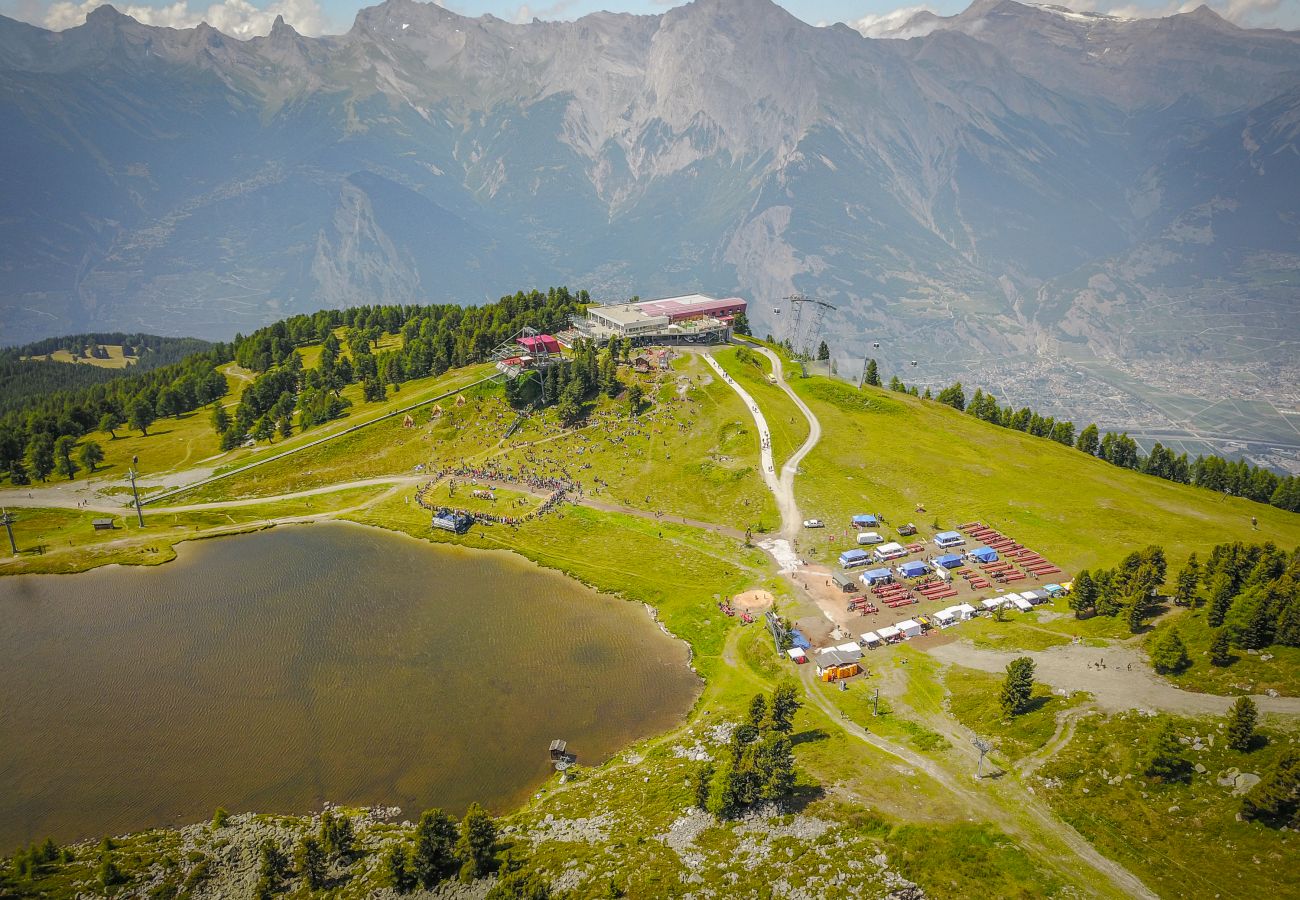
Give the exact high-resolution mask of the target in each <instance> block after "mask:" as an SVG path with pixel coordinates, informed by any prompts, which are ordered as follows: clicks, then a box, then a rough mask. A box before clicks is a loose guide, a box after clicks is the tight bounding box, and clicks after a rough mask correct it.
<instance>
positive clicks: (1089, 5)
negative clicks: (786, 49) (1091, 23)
mask: <svg viewBox="0 0 1300 900" xmlns="http://www.w3.org/2000/svg"><path fill="white" fill-rule="evenodd" d="M1019 2H1022V3H1026V4H1028V3H1033V2H1039V3H1042V4H1045V5H1053V6H1063V7H1066V8H1068V9H1072V10H1075V11H1076V12H1096V13H1105V14H1107V15H1112V16H1120V17H1122V18H1127V19H1151V18H1159V17H1162V16H1172V15H1174V14H1176V13H1185V12H1191V11H1192V10H1194V9H1196V8H1197V7H1198V6H1200V5H1202V3H1204V4H1205V5H1207V6H1209V7H1210V8H1211V9H1213V10H1214V11H1215V12H1217V13H1218V14H1219V15H1221V16H1223V17H1224V18H1225V19H1227V20H1228V21H1229V22H1234V23H1236V24H1238V25H1241V26H1242V27H1247V28H1251V27H1254V28H1260V27H1281V28H1297V27H1300V14H1297V12H1296V10H1300V4H1292V5H1291V7H1290V8H1291V9H1292V10H1293V11H1292V12H1286V10H1287V9H1288V7H1287V6H1284V5H1283V2H1282V0H1019ZM923 11H924V12H935V9H934V8H933V7H930V6H925V5H921V6H903V7H899V8H898V9H894V10H891V11H890V12H885V13H879V14H871V15H866V16H863V17H862V18H860V19H856V20H854V21H852V22H850V23H849V24H850V25H851V26H852V27H853V28H855V29H857V30H858V31H860V32H862V34H864V35H866V36H867V37H893V38H912V37H924V36H925V35H927V34H929V33H930V32H931V31H933V30H934V28H933V25H932V24H922V25H918V26H915V27H912V28H902V26H903V25H904V24H905V23H906V22H907V21H908V20H909V19H911V18H912V16H914V15H916V14H917V13H918V12H923ZM1284 12H1286V14H1285V15H1283V14H1282V13H1284Z"/></svg>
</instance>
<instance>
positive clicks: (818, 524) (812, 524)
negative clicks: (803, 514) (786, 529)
mask: <svg viewBox="0 0 1300 900" xmlns="http://www.w3.org/2000/svg"><path fill="white" fill-rule="evenodd" d="M803 527H804V528H825V527H826V523H825V522H823V521H822V520H821V519H804V520H803Z"/></svg>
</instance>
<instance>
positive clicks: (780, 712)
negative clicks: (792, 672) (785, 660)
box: [772, 678, 799, 734]
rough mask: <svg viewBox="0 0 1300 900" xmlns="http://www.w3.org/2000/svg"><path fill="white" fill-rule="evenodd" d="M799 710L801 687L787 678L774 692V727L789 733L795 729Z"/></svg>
mask: <svg viewBox="0 0 1300 900" xmlns="http://www.w3.org/2000/svg"><path fill="white" fill-rule="evenodd" d="M798 710H799V689H798V687H797V686H796V685H795V682H794V680H793V679H790V678H786V679H783V680H782V681H781V683H780V684H778V685H777V686H776V690H775V691H773V692H772V728H773V729H774V730H776V731H780V732H783V733H784V734H789V733H790V732H791V731H793V730H794V714H795V713H796V712H797V711H798Z"/></svg>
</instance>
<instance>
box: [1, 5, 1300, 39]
mask: <svg viewBox="0 0 1300 900" xmlns="http://www.w3.org/2000/svg"><path fill="white" fill-rule="evenodd" d="M102 2H103V0H0V12H3V13H4V14H5V15H9V16H13V17H15V18H19V19H23V20H25V21H28V22H33V23H35V24H38V25H44V26H46V27H48V28H57V29H62V28H69V27H71V26H73V25H78V24H80V23H82V22H84V21H85V17H86V13H87V12H89V11H90V10H91V9H94V8H95V7H96V6H99V5H100V4H101V3H102ZM376 2H378V0H114V5H115V6H117V8H118V9H119V10H121V11H122V12H125V13H127V14H128V15H132V16H134V17H135V18H137V19H140V20H141V21H144V22H148V23H150V24H155V25H171V26H174V27H190V26H193V25H196V24H198V23H199V22H200V21H207V22H208V23H209V24H212V25H214V26H216V27H217V28H219V29H221V30H222V31H225V32H226V33H228V34H232V35H235V36H237V37H249V36H252V35H254V34H265V33H266V32H267V30H269V28H270V25H271V22H272V21H273V20H274V18H275V16H276V15H277V14H282V15H283V16H284V17H285V19H286V20H287V21H288V22H289V23H290V24H292V25H294V26H295V27H296V28H298V30H299V31H302V32H303V33H305V34H320V33H323V32H339V31H346V30H347V28H348V27H349V26H350V25H351V24H352V19H353V17H354V16H355V15H356V12H357V10H358V9H360V8H361V7H362V6H369V5H373V4H374V3H376ZM680 2H681V0H535V2H527V3H521V2H519V0H445V2H443V4H442V5H444V6H446V7H448V8H449V9H452V10H454V11H456V12H458V13H462V14H464V15H470V16H477V15H481V14H483V13H492V14H493V15H495V16H498V17H499V18H502V19H506V20H509V21H522V22H526V21H529V20H530V19H532V18H533V17H534V16H536V17H538V18H541V19H573V18H577V17H578V16H581V15H585V14H586V13H589V12H593V11H595V10H599V9H612V10H617V11H620V12H635V13H657V12H663V11H664V10H665V9H667V8H669V7H671V6H677V5H680ZM1056 2H1057V3H1059V4H1061V5H1065V6H1070V7H1072V8H1074V9H1081V10H1098V11H1102V12H1112V13H1115V14H1118V15H1127V16H1159V15H1170V14H1172V13H1176V12H1179V11H1184V10H1189V9H1192V8H1194V7H1195V6H1197V5H1199V3H1200V2H1202V0H1056ZM1208 3H1209V5H1210V6H1211V7H1213V8H1214V9H1215V10H1217V11H1218V12H1219V13H1220V14H1221V15H1223V16H1226V17H1227V18H1229V19H1231V20H1232V21H1234V22H1237V23H1238V24H1241V25H1247V26H1254V27H1283V28H1293V29H1294V28H1300V0H1208ZM782 5H783V6H784V7H785V8H786V9H788V10H790V12H792V13H794V14H795V15H796V16H798V17H799V18H801V19H803V20H804V21H806V22H809V23H811V24H814V25H817V24H829V23H832V22H847V23H849V24H851V25H856V26H858V27H859V28H861V29H862V30H863V31H864V32H867V33H870V32H871V30H872V26H873V25H879V24H880V23H881V22H882V21H889V20H891V19H901V18H904V17H906V16H907V15H910V14H911V13H912V12H914V11H915V10H917V9H922V8H924V9H931V10H934V11H935V12H939V13H943V14H951V13H955V12H958V11H960V10H961V9H963V8H964V7H965V6H967V5H968V2H967V0H928V2H927V0H784V2H783V3H782Z"/></svg>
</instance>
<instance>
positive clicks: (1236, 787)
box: [1232, 772, 1259, 796]
mask: <svg viewBox="0 0 1300 900" xmlns="http://www.w3.org/2000/svg"><path fill="white" fill-rule="evenodd" d="M1257 784H1259V776H1258V775H1256V774H1255V773H1253V772H1242V773H1241V774H1240V775H1238V776H1237V777H1236V779H1235V780H1234V781H1233V788H1232V793H1233V794H1234V795H1236V796H1241V795H1242V794H1244V793H1246V792H1247V791H1249V790H1250V789H1251V788H1253V787H1254V786H1255V785H1257Z"/></svg>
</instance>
